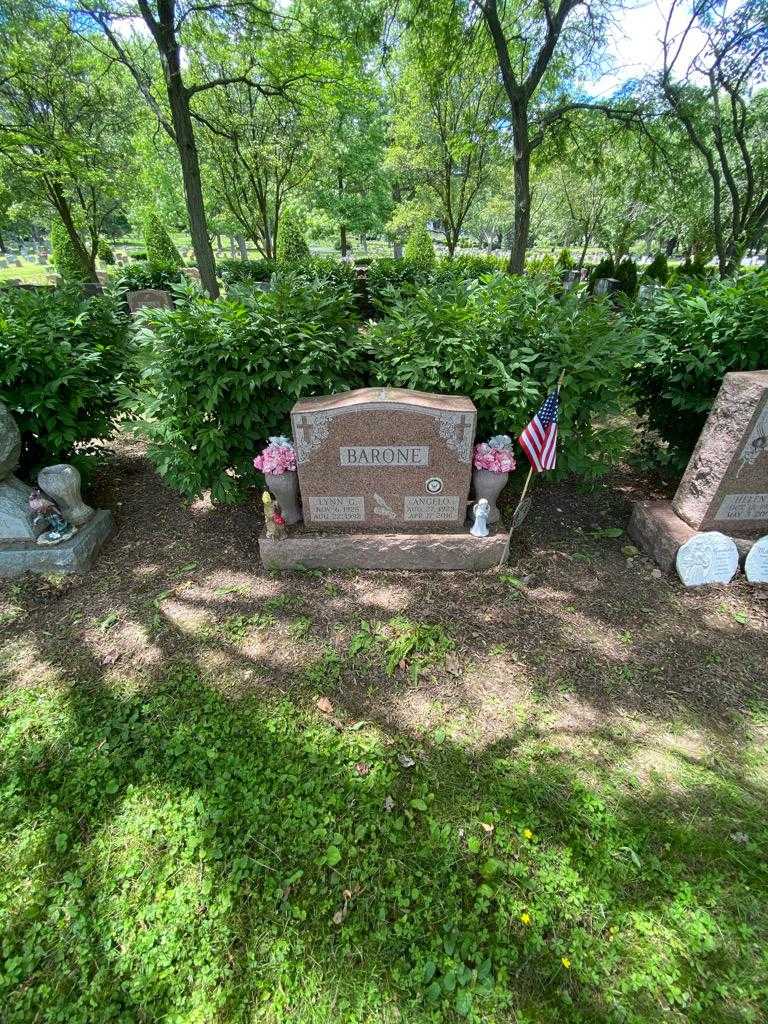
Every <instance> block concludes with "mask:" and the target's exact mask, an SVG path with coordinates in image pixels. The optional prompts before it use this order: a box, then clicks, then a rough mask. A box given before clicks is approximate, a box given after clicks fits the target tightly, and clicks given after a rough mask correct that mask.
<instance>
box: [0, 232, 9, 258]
mask: <svg viewBox="0 0 768 1024" xmlns="http://www.w3.org/2000/svg"><path fill="white" fill-rule="evenodd" d="M7 251H8V250H7V249H6V248H5V240H4V239H3V235H2V232H0V252H2V253H6V252H7Z"/></svg>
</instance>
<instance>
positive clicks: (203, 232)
mask: <svg viewBox="0 0 768 1024" xmlns="http://www.w3.org/2000/svg"><path fill="white" fill-rule="evenodd" d="M156 39H157V44H158V48H159V50H160V58H161V61H162V64H163V71H164V73H165V85H166V89H167V92H168V102H169V103H170V107H171V118H172V121H173V130H174V133H175V136H176V140H175V141H176V148H177V149H178V151H179V160H180V162H181V176H182V180H183V182H184V196H185V198H186V203H187V215H188V217H189V230H190V234H191V235H192V247H193V249H194V250H195V258H196V259H197V269H198V270H199V271H200V282H201V284H202V286H203V288H204V289H205V290H206V291H207V292H208V294H209V295H210V297H211V298H212V299H217V298H218V297H219V282H218V281H217V280H216V260H215V259H214V256H213V249H212V248H211V239H210V236H209V234H208V219H207V217H206V215H205V204H204V202H203V185H202V180H201V178H200V159H199V156H198V152H197V144H196V142H195V133H194V130H193V128H192V117H191V115H190V112H189V93H188V92H187V90H186V88H185V86H184V81H183V79H182V76H181V51H180V46H179V44H178V42H177V40H176V36H175V26H174V25H173V24H171V26H170V27H168V28H166V27H165V26H164V31H163V32H162V33H161V35H160V36H159V37H156Z"/></svg>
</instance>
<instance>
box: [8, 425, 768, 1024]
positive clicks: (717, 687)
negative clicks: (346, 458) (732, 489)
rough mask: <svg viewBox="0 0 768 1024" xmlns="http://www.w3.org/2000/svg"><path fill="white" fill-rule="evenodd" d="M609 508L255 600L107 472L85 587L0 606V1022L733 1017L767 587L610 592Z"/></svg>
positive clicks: (172, 519)
mask: <svg viewBox="0 0 768 1024" xmlns="http://www.w3.org/2000/svg"><path fill="white" fill-rule="evenodd" d="M634 486H635V484H634V483H633V482H632V481H631V480H628V479H617V480H614V481H613V482H612V484H611V485H610V486H606V487H605V488H604V489H601V490H600V491H598V492H595V493H594V494H592V495H588V496H584V495H580V494H579V493H578V492H576V491H575V490H574V489H569V488H567V487H565V486H560V487H554V486H553V485H547V486H546V487H542V489H541V491H540V492H539V495H538V497H537V504H536V507H535V510H534V513H532V516H531V518H530V519H529V521H528V523H527V525H526V527H525V529H524V530H523V531H521V534H520V538H519V540H518V542H517V544H516V547H515V551H514V557H513V563H512V565H511V567H510V568H509V570H508V571H507V572H504V573H502V574H497V573H495V572H488V573H483V574H479V575H473V576H466V577H464V576H462V575H461V574H458V575H457V574H438V575H427V576H419V575H415V574H407V573H376V574H363V573H360V574H357V573H339V572H336V573H308V574H293V575H282V576H281V575H270V574H267V573H265V572H264V571H263V570H262V568H261V567H260V565H259V564H258V557H257V554H256V553H255V544H254V539H253V537H254V533H255V531H256V529H257V528H258V525H259V524H258V503H257V502H256V501H254V503H253V506H252V507H245V508H240V509H229V510H227V509H213V508H212V507H211V506H210V505H209V504H208V503H207V502H205V501H201V502H198V503H196V504H195V505H194V506H192V507H191V508H184V507H183V506H182V504H181V502H180V501H179V499H178V498H177V497H176V496H175V495H173V494H172V493H171V492H169V491H168V490H167V489H166V488H165V487H164V486H163V484H162V483H161V482H160V481H159V480H158V479H157V478H156V477H155V476H154V474H153V473H152V471H151V470H150V469H149V468H148V466H147V464H146V463H145V462H144V460H143V458H142V453H141V451H140V449H138V448H137V447H136V446H133V445H121V446H120V450H119V453H118V455H117V456H115V457H114V458H113V459H112V460H111V461H110V463H109V464H108V467H107V468H106V469H105V470H104V471H103V472H102V474H101V475H100V477H99V478H98V480H97V482H96V485H95V490H94V492H93V494H92V497H93V498H94V499H96V500H98V501H99V502H100V503H102V504H108V505H110V506H111V507H113V508H114V509H115V511H116V516H117V524H118V530H117V533H116V536H115V537H114V539H113V540H112V541H111V543H110V545H109V547H108V548H107V549H106V550H105V552H104V553H103V555H102V557H101V559H100V560H99V562H98V564H97V566H96V567H95V569H94V571H93V574H92V575H91V576H90V577H86V578H66V579H57V578H51V579H47V580H35V579H26V580H23V581H18V582H10V583H6V584H4V585H3V587H2V588H0V641H1V642H2V659H0V677H1V678H2V680H3V683H4V689H3V691H2V697H1V698H0V712H1V716H0V949H2V960H1V961H0V1006H1V1007H2V1013H1V1014H0V1017H2V1020H3V1022H4V1024H5V1022H8V1024H15V1022H25V1024H26V1022H33V1021H46V1022H48V1021H66V1022H68V1024H75V1022H83V1024H85V1022H88V1024H91V1022H102V1021H120V1022H150V1021H152V1022H154V1021H169V1022H185V1024H186V1022H190V1024H192V1022H194V1024H199V1022H217V1024H218V1022H222V1024H229V1022H243V1024H245V1022H257V1021H264V1022H282V1021H289V1020H290V1021H292V1022H296V1024H326V1022H327V1024H330V1022H331V1021H334V1022H337V1021H339V1022H345V1024H353V1022H355V1024H374V1022H375V1024H384V1022H387V1024H388V1022H394V1021H402V1022H408V1024H422V1022H423V1024H426V1022H441V1021H458V1020H463V1019H469V1020H474V1021H478V1022H479V1021H482V1022H491V1024H495V1022H499V1024H501V1022H509V1024H511V1022H517V1024H524V1022H526V1024H545V1022H546V1024H550V1022H552V1024H555V1022H563V1021H568V1022H571V1021H572V1022H609V1021H610V1022H614V1021H616V1022H638V1024H639V1022H653V1021H659V1022H661V1021H665V1022H666V1021H679V1022H683V1021H686V1022H687V1021H694V1022H707V1024H711V1022H722V1024H736V1022H750V1024H752V1022H754V1024H757V1022H761V1021H764V1020H765V1007H766V1001H767V1000H768V905H767V903H766V896H768V824H767V823H766V792H765V783H766V771H767V769H768V756H767V755H766V742H765V741H766V737H767V736H768V697H767V695H766V682H767V680H766V665H768V633H767V632H766V626H768V614H767V609H766V601H765V598H766V593H765V591H763V592H761V591H760V590H758V589H756V588H751V589H750V588H748V587H747V586H746V584H737V585H735V586H732V587H730V588H727V589H726V588H712V589H708V590H705V591H692V592H684V591H683V590H682V589H681V588H680V587H679V586H678V585H677V584H676V583H674V582H673V581H672V580H666V579H664V580H658V579H656V578H655V577H654V576H653V574H652V567H651V566H650V565H648V564H647V563H644V562H643V560H642V559H635V560H634V561H633V562H632V564H631V565H628V564H627V562H626V558H625V556H624V555H623V554H622V552H621V547H622V545H623V544H625V543H626V538H624V539H621V538H615V537H613V536H612V533H613V530H612V529H611V528H613V527H615V526H616V525H617V524H618V525H619V526H621V525H623V523H624V521H625V517H626V496H627V495H628V494H630V493H631V491H632V488H633V487H634ZM606 531H607V532H606Z"/></svg>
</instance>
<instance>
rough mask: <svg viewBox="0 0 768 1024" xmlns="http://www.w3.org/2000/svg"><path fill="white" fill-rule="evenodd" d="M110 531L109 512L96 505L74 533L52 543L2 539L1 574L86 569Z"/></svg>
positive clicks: (49, 572)
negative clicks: (87, 519) (58, 542)
mask: <svg viewBox="0 0 768 1024" xmlns="http://www.w3.org/2000/svg"><path fill="white" fill-rule="evenodd" d="M111 533H112V513H111V512H108V511H106V510H105V509H99V510H98V511H97V512H96V514H95V515H94V517H93V518H92V519H90V520H89V521H88V522H87V523H86V524H85V526H81V527H80V529H79V530H78V531H77V533H76V534H75V535H74V537H71V538H70V539H69V540H65V541H63V542H62V543H61V544H56V545H54V546H53V547H39V546H38V545H37V544H35V543H34V541H31V542H29V543H19V544H17V545H13V546H9V545H8V542H7V541H3V542H2V546H0V576H21V575H22V573H25V572H33V573H38V574H40V575H44V576H47V575H48V574H57V573H75V572H85V571H86V570H87V569H88V568H90V565H91V562H92V561H93V559H94V558H95V556H96V555H97V554H98V553H99V551H100V550H101V548H102V546H103V544H104V542H105V541H106V539H107V538H108V537H109V535H110V534H111Z"/></svg>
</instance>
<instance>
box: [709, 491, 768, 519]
mask: <svg viewBox="0 0 768 1024" xmlns="http://www.w3.org/2000/svg"><path fill="white" fill-rule="evenodd" d="M715 519H768V494H726V496H725V497H724V498H723V501H722V504H721V505H720V508H719V509H718V510H717V515H716V516H715Z"/></svg>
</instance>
